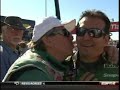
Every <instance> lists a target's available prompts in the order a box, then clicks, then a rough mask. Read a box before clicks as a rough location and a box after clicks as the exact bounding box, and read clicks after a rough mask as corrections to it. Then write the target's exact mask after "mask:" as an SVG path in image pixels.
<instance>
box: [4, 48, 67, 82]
mask: <svg viewBox="0 0 120 90" xmlns="http://www.w3.org/2000/svg"><path fill="white" fill-rule="evenodd" d="M66 70H67V66H65V65H63V64H61V62H59V61H57V60H56V59H55V58H54V57H52V56H51V55H49V54H48V53H46V52H42V51H36V50H34V51H32V50H28V51H27V52H26V53H25V54H23V56H21V57H20V58H18V59H17V60H16V61H15V63H14V64H13V65H12V66H11V67H10V69H9V70H8V72H7V74H6V76H5V78H4V79H3V82H5V81H62V80H63V75H64V72H66Z"/></svg>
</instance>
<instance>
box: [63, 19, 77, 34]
mask: <svg viewBox="0 0 120 90" xmlns="http://www.w3.org/2000/svg"><path fill="white" fill-rule="evenodd" d="M63 26H64V27H65V28H66V29H67V30H68V31H69V32H71V31H72V30H74V29H75V26H76V20H75V19H73V20H71V21H70V22H68V23H66V24H64V25H63Z"/></svg>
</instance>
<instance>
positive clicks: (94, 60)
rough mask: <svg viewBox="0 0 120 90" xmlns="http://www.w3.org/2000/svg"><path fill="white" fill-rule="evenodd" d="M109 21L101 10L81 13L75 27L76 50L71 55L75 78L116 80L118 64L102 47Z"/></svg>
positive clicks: (107, 40)
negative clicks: (113, 61) (112, 60)
mask: <svg viewBox="0 0 120 90" xmlns="http://www.w3.org/2000/svg"><path fill="white" fill-rule="evenodd" d="M109 30H110V21H109V19H108V17H107V16H106V15H105V14H104V13H103V12H101V11H97V10H88V11H85V12H83V13H82V15H81V17H80V19H79V21H78V24H77V28H76V43H77V47H78V52H77V53H75V55H74V56H73V58H74V57H75V58H74V59H73V61H75V62H74V63H75V64H74V65H75V69H76V78H75V80H78V81H79V80H81V81H95V80H98V81H118V78H119V75H118V65H117V64H114V63H112V62H111V60H110V58H109V57H108V54H107V53H106V52H105V50H104V48H105V47H106V46H107V45H108V42H109V38H110V31H109Z"/></svg>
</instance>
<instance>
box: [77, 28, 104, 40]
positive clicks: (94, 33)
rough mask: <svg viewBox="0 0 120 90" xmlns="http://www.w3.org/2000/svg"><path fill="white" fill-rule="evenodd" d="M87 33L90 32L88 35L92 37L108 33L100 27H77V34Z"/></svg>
mask: <svg viewBox="0 0 120 90" xmlns="http://www.w3.org/2000/svg"><path fill="white" fill-rule="evenodd" d="M86 33H88V35H89V36H90V37H94V38H100V37H102V36H103V35H106V34H105V32H104V31H103V30H100V29H97V28H91V29H86V28H83V27H77V28H76V35H77V36H84V35H85V34H86Z"/></svg>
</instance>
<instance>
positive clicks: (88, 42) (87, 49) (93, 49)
mask: <svg viewBox="0 0 120 90" xmlns="http://www.w3.org/2000/svg"><path fill="white" fill-rule="evenodd" d="M79 24H80V27H81V28H86V30H90V29H93V28H94V29H99V30H103V29H104V27H105V23H104V21H103V20H101V19H99V18H90V17H84V18H82V19H81V20H80V22H79ZM108 40H109V39H108V36H104V35H102V36H100V37H97V38H96V37H94V35H92V33H85V34H83V35H81V34H80V35H78V36H77V37H76V41H77V45H78V49H79V51H80V54H81V55H83V56H85V57H87V56H88V57H94V56H99V55H100V54H101V53H102V52H103V49H104V47H105V46H106V45H107V44H108Z"/></svg>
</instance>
